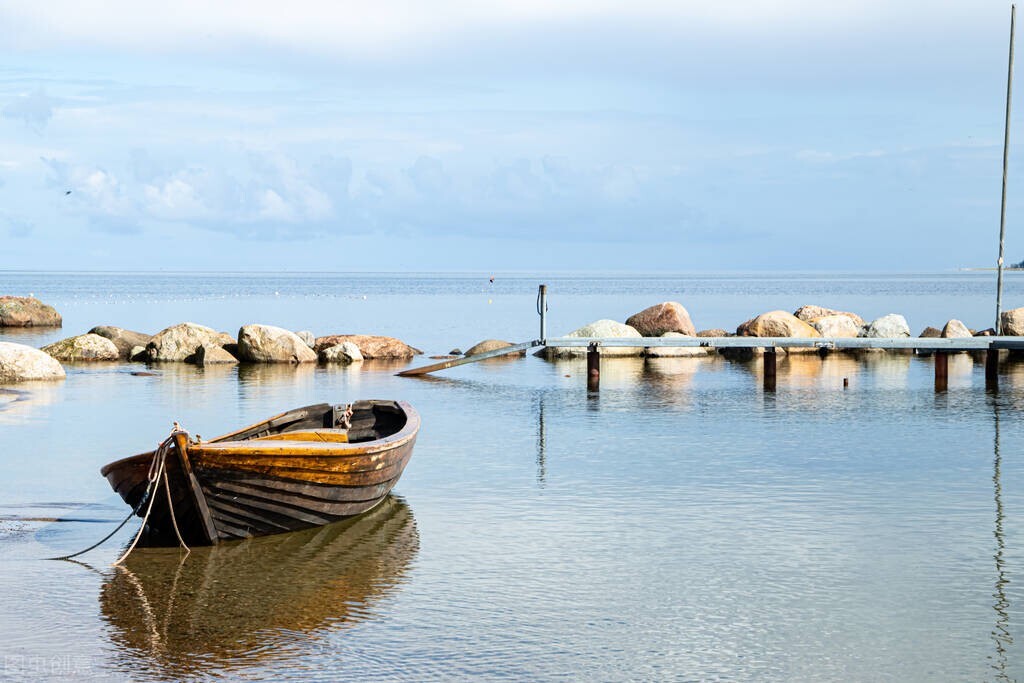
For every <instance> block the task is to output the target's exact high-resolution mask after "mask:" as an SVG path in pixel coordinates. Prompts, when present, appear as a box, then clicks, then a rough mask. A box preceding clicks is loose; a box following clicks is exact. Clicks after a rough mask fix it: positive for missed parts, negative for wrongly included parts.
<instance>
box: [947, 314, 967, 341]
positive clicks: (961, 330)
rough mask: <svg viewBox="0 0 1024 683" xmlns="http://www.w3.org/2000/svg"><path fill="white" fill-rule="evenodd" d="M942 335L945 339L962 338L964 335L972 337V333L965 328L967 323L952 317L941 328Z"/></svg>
mask: <svg viewBox="0 0 1024 683" xmlns="http://www.w3.org/2000/svg"><path fill="white" fill-rule="evenodd" d="M942 336H943V337H944V338H946V339H963V338H965V337H973V336H974V335H973V334H971V331H970V330H969V329H967V325H964V324H963V323H962V322H960V321H959V320H956V319H955V318H954V319H953V320H950V321H949V322H948V323H946V326H945V327H943V328H942Z"/></svg>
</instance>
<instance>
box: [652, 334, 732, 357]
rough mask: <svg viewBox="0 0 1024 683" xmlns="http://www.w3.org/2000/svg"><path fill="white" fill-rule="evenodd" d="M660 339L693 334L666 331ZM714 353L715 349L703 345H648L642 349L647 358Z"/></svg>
mask: <svg viewBox="0 0 1024 683" xmlns="http://www.w3.org/2000/svg"><path fill="white" fill-rule="evenodd" d="M661 337H662V339H671V338H673V337H682V338H687V337H690V338H692V337H693V335H689V334H680V333H679V332H666V333H665V334H663V335H661ZM714 353H716V351H715V349H712V348H708V347H704V346H648V347H647V348H646V349H644V356H646V357H647V358H701V357H704V356H708V355H711V354H714Z"/></svg>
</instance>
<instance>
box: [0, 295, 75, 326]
mask: <svg viewBox="0 0 1024 683" xmlns="http://www.w3.org/2000/svg"><path fill="white" fill-rule="evenodd" d="M62 325H63V320H61V317H60V313H58V312H57V311H56V309H54V307H53V306H47V305H46V304H44V303H43V302H42V301H40V300H39V299H34V298H32V297H30V296H0V327H61V326H62Z"/></svg>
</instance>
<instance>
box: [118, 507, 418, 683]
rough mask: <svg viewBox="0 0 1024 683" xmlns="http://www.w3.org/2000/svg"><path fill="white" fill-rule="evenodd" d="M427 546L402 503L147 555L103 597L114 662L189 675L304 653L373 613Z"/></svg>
mask: <svg viewBox="0 0 1024 683" xmlns="http://www.w3.org/2000/svg"><path fill="white" fill-rule="evenodd" d="M418 550H419V533H418V531H417V529H416V523H415V519H414V518H413V514H412V510H411V509H410V508H409V506H408V505H407V504H406V503H405V502H404V501H403V500H402V499H401V498H397V497H395V496H390V497H389V498H387V499H386V500H385V501H384V502H383V503H381V504H380V505H379V506H378V507H377V508H375V509H374V510H371V511H370V512H367V513H366V514H364V515H360V516H359V517H356V518H353V519H351V520H346V521H343V522H338V523H335V524H330V525H328V526H324V527H317V528H313V529H308V530H305V531H299V532H293V533H285V534H279V535H275V536H266V537H263V538H257V539H252V540H248V541H242V542H237V543H227V544H224V545H220V546H214V547H207V548H195V549H193V550H192V552H191V554H189V555H187V556H184V555H183V553H181V552H180V551H179V550H178V549H176V548H173V549H172V548H143V549H137V550H136V551H135V552H134V553H133V554H132V555H131V556H130V557H129V558H128V560H127V561H126V563H125V565H124V566H123V567H122V568H118V569H116V570H115V571H114V573H113V574H111V575H110V577H109V578H108V579H107V580H106V582H105V584H104V585H103V588H102V591H101V594H100V607H101V610H102V613H103V616H104V618H105V619H106V621H107V622H108V623H109V624H110V627H111V628H110V637H111V640H112V641H113V643H114V644H115V645H117V646H118V648H119V654H118V656H119V657H121V658H122V659H121V661H118V662H116V663H115V665H114V666H115V667H116V668H117V669H119V670H123V671H126V672H135V673H138V672H139V671H140V670H144V671H147V672H149V673H150V674H156V675H158V676H161V677H167V678H170V679H180V678H182V677H186V676H191V675H195V674H198V673H206V672H219V671H225V670H231V669H233V668H236V667H240V666H249V665H252V664H254V663H262V662H266V661H268V660H275V659H281V658H288V657H290V656H295V655H297V654H299V652H300V651H301V650H302V648H303V647H304V643H307V642H308V638H309V636H310V635H311V634H315V633H317V632H322V631H326V630H329V629H337V628H339V627H343V626H347V625H352V624H355V623H358V622H360V621H363V620H365V619H368V618H371V617H372V616H373V615H374V613H375V604H376V603H378V602H380V601H381V600H383V599H385V598H386V597H387V596H388V595H390V594H392V593H394V592H395V591H396V590H398V588H399V587H400V586H401V585H402V584H403V583H404V582H405V578H404V577H405V574H406V573H407V572H408V571H409V568H410V566H411V565H412V562H413V560H414V558H415V557H416V554H417V552H418Z"/></svg>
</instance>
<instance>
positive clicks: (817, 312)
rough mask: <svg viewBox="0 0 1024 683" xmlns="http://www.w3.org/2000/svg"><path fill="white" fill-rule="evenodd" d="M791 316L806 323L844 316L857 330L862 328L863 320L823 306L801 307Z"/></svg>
mask: <svg viewBox="0 0 1024 683" xmlns="http://www.w3.org/2000/svg"><path fill="white" fill-rule="evenodd" d="M793 315H794V316H796V317H797V318H800V319H801V320H803V321H804V322H806V323H809V322H811V321H812V320H814V319H815V318H824V317H825V316H827V315H845V316H847V317H848V318H850V319H851V320H853V322H854V323H856V324H857V327H858V328H860V327H864V319H863V318H861V317H860V316H859V315H857V314H856V313H850V312H848V311H837V310H835V309H832V308H825V307H824V306H812V305H807V306H801V307H800V308H798V309H796V310H795V311H793Z"/></svg>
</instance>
